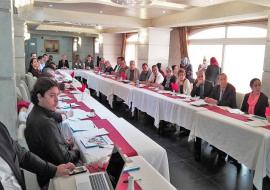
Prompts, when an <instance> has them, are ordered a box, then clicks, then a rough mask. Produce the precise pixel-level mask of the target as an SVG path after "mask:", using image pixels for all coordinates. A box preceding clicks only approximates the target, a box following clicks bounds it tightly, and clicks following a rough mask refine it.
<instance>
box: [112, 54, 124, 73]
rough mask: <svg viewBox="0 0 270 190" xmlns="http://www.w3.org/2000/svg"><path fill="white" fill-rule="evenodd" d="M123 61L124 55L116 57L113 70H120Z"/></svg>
mask: <svg viewBox="0 0 270 190" xmlns="http://www.w3.org/2000/svg"><path fill="white" fill-rule="evenodd" d="M123 62H125V59H124V57H117V64H116V65H115V67H114V69H113V71H114V72H116V73H117V72H118V71H119V70H120V68H121V65H122V64H123Z"/></svg>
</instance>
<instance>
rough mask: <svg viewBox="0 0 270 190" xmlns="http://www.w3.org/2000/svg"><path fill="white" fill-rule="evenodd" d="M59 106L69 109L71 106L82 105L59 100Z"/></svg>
mask: <svg viewBox="0 0 270 190" xmlns="http://www.w3.org/2000/svg"><path fill="white" fill-rule="evenodd" d="M57 107H58V108H60V109H69V108H75V107H80V105H78V104H76V103H70V104H68V103H66V102H58V105H57Z"/></svg>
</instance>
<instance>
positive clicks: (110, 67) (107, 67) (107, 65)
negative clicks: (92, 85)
mask: <svg viewBox="0 0 270 190" xmlns="http://www.w3.org/2000/svg"><path fill="white" fill-rule="evenodd" d="M105 65H106V67H105V70H104V73H108V74H112V72H113V68H112V66H111V63H110V61H105Z"/></svg>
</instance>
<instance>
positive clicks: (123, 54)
mask: <svg viewBox="0 0 270 190" xmlns="http://www.w3.org/2000/svg"><path fill="white" fill-rule="evenodd" d="M126 45H127V34H126V33H124V34H122V48H121V56H122V57H125V52H126Z"/></svg>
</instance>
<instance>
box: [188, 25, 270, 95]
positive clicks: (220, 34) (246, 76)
mask: <svg viewBox="0 0 270 190" xmlns="http://www.w3.org/2000/svg"><path fill="white" fill-rule="evenodd" d="M266 35H267V29H266V23H264V24H261V25H258V24H250V25H227V26H224V27H217V28H208V29H204V30H202V29H200V30H193V31H192V32H191V34H190V36H189V46H188V52H189V57H190V61H191V64H192V65H193V70H194V72H195V71H196V70H197V69H198V66H199V64H201V63H202V61H203V57H204V56H205V57H206V58H207V60H208V61H209V59H210V58H211V57H216V58H217V60H218V62H219V64H220V66H221V67H222V71H223V72H225V73H226V74H227V75H228V81H229V82H230V83H231V84H233V85H234V86H235V88H236V91H237V92H240V93H247V92H249V91H250V87H249V81H250V80H251V79H252V78H254V77H257V78H260V79H261V78H262V73H263V64H264V53H265V43H266Z"/></svg>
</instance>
